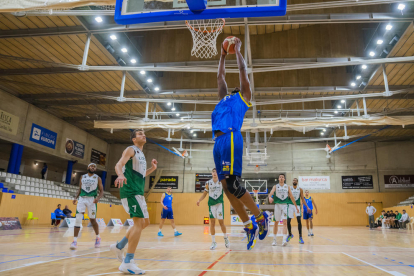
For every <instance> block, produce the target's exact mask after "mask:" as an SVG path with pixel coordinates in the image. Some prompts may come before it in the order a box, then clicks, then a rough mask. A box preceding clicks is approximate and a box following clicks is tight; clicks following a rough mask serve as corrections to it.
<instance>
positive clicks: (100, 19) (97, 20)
mask: <svg viewBox="0 0 414 276" xmlns="http://www.w3.org/2000/svg"><path fill="white" fill-rule="evenodd" d="M398 7H399V6H398ZM404 7H405V6H404ZM95 20H96V22H98V23H101V22H102V17H100V16H97V17H95Z"/></svg>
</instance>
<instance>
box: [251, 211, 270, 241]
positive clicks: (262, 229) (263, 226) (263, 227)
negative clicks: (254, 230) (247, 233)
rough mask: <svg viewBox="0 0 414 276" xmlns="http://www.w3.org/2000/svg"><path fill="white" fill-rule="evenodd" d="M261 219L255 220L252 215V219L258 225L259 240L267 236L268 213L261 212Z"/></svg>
mask: <svg viewBox="0 0 414 276" xmlns="http://www.w3.org/2000/svg"><path fill="white" fill-rule="evenodd" d="M262 215H263V218H264V219H263V220H261V221H257V220H256V218H255V216H252V221H253V220H256V222H257V226H258V227H259V240H264V239H265V238H266V236H267V231H268V230H269V213H268V212H267V211H266V212H263V213H262Z"/></svg>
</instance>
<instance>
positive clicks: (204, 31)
mask: <svg viewBox="0 0 414 276" xmlns="http://www.w3.org/2000/svg"><path fill="white" fill-rule="evenodd" d="M225 22H226V21H225V20H224V19H223V18H219V19H208V20H189V21H185V24H186V25H187V28H188V29H189V30H190V32H191V35H192V36H193V49H191V55H192V56H196V57H198V58H211V57H213V56H215V55H217V47H216V41H217V37H218V35H219V34H220V33H221V32H222V31H223V27H224V25H225Z"/></svg>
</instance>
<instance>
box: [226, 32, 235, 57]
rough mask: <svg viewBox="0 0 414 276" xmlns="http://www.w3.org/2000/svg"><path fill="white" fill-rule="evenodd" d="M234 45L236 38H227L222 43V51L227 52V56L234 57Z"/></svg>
mask: <svg viewBox="0 0 414 276" xmlns="http://www.w3.org/2000/svg"><path fill="white" fill-rule="evenodd" d="M235 45H236V37H235V36H228V37H226V39H225V40H224V41H223V49H224V51H226V52H227V54H231V55H234V54H235V53H236V51H235V49H234V46H235Z"/></svg>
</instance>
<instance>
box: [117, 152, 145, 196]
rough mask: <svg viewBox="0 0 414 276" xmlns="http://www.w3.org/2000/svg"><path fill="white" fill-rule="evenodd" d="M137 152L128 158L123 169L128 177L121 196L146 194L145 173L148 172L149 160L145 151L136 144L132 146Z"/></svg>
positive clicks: (121, 190)
mask: <svg viewBox="0 0 414 276" xmlns="http://www.w3.org/2000/svg"><path fill="white" fill-rule="evenodd" d="M128 148H132V149H133V150H134V152H135V154H134V156H133V157H131V159H129V160H128V162H127V163H126V164H125V166H124V167H123V168H122V171H123V173H124V175H125V178H126V179H127V184H125V183H124V185H123V186H122V187H121V189H120V196H121V198H127V197H133V196H136V195H142V196H143V195H144V188H145V175H146V174H147V161H146V160H145V155H144V153H143V152H142V151H141V150H140V149H139V148H138V147H136V146H130V147H128Z"/></svg>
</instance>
